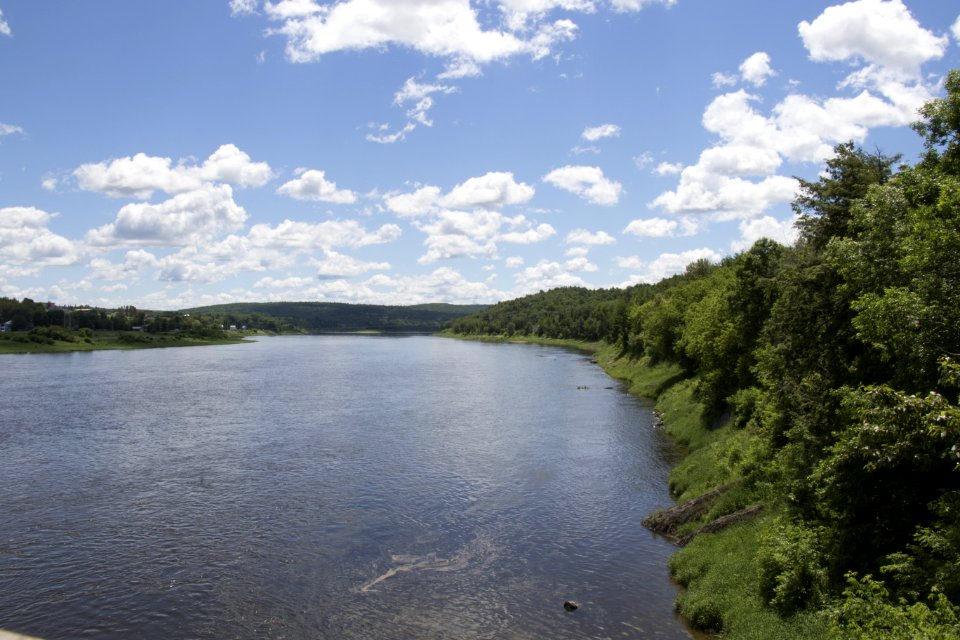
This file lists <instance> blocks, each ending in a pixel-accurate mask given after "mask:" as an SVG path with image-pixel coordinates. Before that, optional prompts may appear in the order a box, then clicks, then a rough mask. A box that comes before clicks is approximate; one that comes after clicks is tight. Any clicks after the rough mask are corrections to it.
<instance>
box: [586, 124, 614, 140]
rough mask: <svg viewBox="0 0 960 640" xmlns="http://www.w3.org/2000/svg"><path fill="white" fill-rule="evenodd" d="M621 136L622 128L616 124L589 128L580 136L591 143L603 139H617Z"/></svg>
mask: <svg viewBox="0 0 960 640" xmlns="http://www.w3.org/2000/svg"><path fill="white" fill-rule="evenodd" d="M619 135H620V127H619V126H617V125H615V124H601V125H599V126H596V127H587V128H586V129H584V130H583V133H581V134H580V137H581V138H583V139H584V140H588V141H590V142H596V141H597V140H600V139H602V138H616V137H617V136H619Z"/></svg>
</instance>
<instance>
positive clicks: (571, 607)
mask: <svg viewBox="0 0 960 640" xmlns="http://www.w3.org/2000/svg"><path fill="white" fill-rule="evenodd" d="M563 608H564V609H566V610H567V611H576V610H577V609H579V608H580V605H579V604H577V603H576V602H574V601H573V600H565V601H564V602H563Z"/></svg>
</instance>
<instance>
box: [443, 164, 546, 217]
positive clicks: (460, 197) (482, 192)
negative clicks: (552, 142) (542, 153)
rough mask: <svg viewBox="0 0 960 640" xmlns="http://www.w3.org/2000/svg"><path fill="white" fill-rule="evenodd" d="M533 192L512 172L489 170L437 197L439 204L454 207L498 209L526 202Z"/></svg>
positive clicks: (531, 188) (532, 189)
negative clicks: (515, 177) (518, 180)
mask: <svg viewBox="0 0 960 640" xmlns="http://www.w3.org/2000/svg"><path fill="white" fill-rule="evenodd" d="M534 193H535V190H534V188H533V187H531V186H530V185H528V184H525V183H523V182H517V181H516V180H515V179H514V177H513V174H512V173H509V172H501V171H491V172H489V173H486V174H484V175H482V176H479V177H476V178H469V179H468V180H466V181H464V182H463V183H461V184H458V185H457V186H455V187H454V188H453V189H451V190H450V193H448V194H447V195H445V196H443V197H442V198H440V199H439V204H440V205H441V206H444V207H451V208H454V209H476V208H492V209H500V208H502V207H505V206H508V205H514V204H522V203H524V202H527V201H528V200H530V199H531V198H532V197H533V195H534Z"/></svg>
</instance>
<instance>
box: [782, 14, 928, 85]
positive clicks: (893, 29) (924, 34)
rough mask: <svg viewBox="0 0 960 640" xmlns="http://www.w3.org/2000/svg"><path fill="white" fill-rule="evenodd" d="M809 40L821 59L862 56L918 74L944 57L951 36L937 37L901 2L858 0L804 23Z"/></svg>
mask: <svg viewBox="0 0 960 640" xmlns="http://www.w3.org/2000/svg"><path fill="white" fill-rule="evenodd" d="M798 30H799V32H800V37H801V38H802V39H803V44H804V46H806V48H807V49H808V50H809V51H810V58H811V59H812V60H816V61H845V60H850V59H857V58H859V59H862V60H863V61H865V62H867V63H868V64H871V65H879V66H881V67H884V68H886V69H888V70H892V71H895V72H896V73H897V75H898V76H899V77H900V78H901V79H911V78H916V77H917V76H919V75H920V65H922V64H923V63H924V62H927V61H929V60H935V59H939V58H941V57H943V54H944V52H945V50H946V47H947V37H946V36H942V37H937V36H935V35H934V34H933V33H931V32H930V31H927V30H926V29H924V28H923V27H921V26H920V24H919V23H918V22H917V21H916V20H915V19H914V17H913V16H912V15H910V11H909V10H908V9H907V7H906V6H904V4H903V2H901V0H857V1H856V2H847V3H846V4H842V5H837V6H833V7H828V8H827V9H825V10H824V12H823V13H822V14H820V15H819V16H818V17H817V18H816V19H815V20H814V21H813V22H806V21H804V22H801V23H800V25H799V27H798Z"/></svg>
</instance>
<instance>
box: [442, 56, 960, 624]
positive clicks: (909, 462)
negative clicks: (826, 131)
mask: <svg viewBox="0 0 960 640" xmlns="http://www.w3.org/2000/svg"><path fill="white" fill-rule="evenodd" d="M914 129H915V130H916V132H917V133H918V134H919V135H920V136H921V137H922V139H923V144H924V150H925V151H924V153H923V155H922V156H921V158H920V159H919V160H918V161H916V162H915V163H913V164H909V163H902V162H901V158H900V157H899V156H888V155H885V154H883V153H881V152H873V153H868V152H865V151H864V150H862V149H860V148H858V147H857V146H856V145H854V144H853V143H848V144H842V145H839V146H837V147H836V149H835V154H834V156H833V158H832V159H830V160H829V161H827V164H826V170H825V171H824V172H823V173H822V174H821V177H819V179H817V180H816V181H807V180H801V181H800V192H799V196H798V197H797V198H796V200H795V201H794V204H793V207H794V210H795V212H796V213H797V214H798V223H797V226H798V231H799V239H798V241H797V243H796V244H795V246H792V247H785V246H781V245H779V244H777V243H775V242H772V241H770V240H760V241H758V242H757V243H756V244H755V245H754V246H753V247H751V248H750V249H749V250H747V251H745V252H743V253H741V254H739V255H736V256H733V257H730V258H727V259H725V260H723V261H722V262H721V263H720V264H710V263H707V262H698V263H695V264H692V265H691V266H690V267H689V268H688V269H687V270H686V272H685V273H684V274H682V275H679V276H676V277H674V278H671V279H669V280H666V281H663V282H660V283H658V284H656V285H640V286H637V287H632V288H630V289H627V290H603V291H587V290H583V289H558V290H554V291H549V292H541V293H540V294H537V295H533V296H529V297H527V298H523V299H520V300H514V301H511V302H507V303H502V304H499V305H496V306H494V307H491V308H490V309H487V310H486V311H484V312H483V313H481V314H476V315H473V316H469V317H466V318H463V319H460V320H457V321H455V322H454V323H453V329H452V330H453V331H454V332H456V333H460V334H474V335H475V334H487V335H501V336H508V335H530V336H541V337H553V338H575V339H582V340H605V341H606V342H608V343H610V344H613V345H616V348H617V351H618V353H619V355H620V357H621V358H625V359H642V360H643V361H644V362H645V363H646V364H647V365H650V366H653V365H657V364H658V363H660V364H664V363H667V364H671V365H673V366H675V367H676V368H677V369H678V370H680V371H682V372H683V373H682V374H683V376H685V377H687V379H688V381H689V384H690V386H691V388H692V389H693V397H694V398H695V399H696V401H697V402H698V403H699V404H700V406H701V407H702V414H701V417H700V420H701V421H702V424H703V425H704V426H705V428H706V429H708V430H709V429H713V430H721V429H724V430H728V431H729V432H730V433H731V436H730V438H729V439H728V440H727V441H726V444H725V445H724V446H721V447H719V448H717V449H716V450H715V451H714V452H713V454H712V455H713V458H714V466H716V467H717V468H722V471H717V472H716V473H715V474H714V477H713V478H712V479H711V480H712V482H713V483H716V484H721V483H731V482H732V483H734V484H735V485H736V486H737V489H736V490H735V491H734V492H731V495H733V494H736V497H735V498H730V499H727V500H726V504H727V505H728V506H727V508H728V510H730V511H733V510H734V509H737V508H739V507H742V506H743V505H746V504H753V503H759V504H761V505H763V506H764V509H765V512H766V513H767V514H770V515H769V516H768V517H767V519H766V520H765V522H766V523H767V524H765V525H764V526H765V529H764V530H763V531H762V533H761V535H760V536H759V540H760V542H759V543H758V544H757V546H756V548H755V549H753V550H751V553H752V554H753V556H752V558H753V559H752V562H753V563H754V564H753V566H755V567H756V572H755V574H754V575H753V578H752V586H751V588H752V589H753V590H754V591H755V593H756V594H758V595H759V597H760V598H761V599H762V601H763V603H764V606H765V607H766V608H767V609H768V610H769V611H771V612H774V613H775V614H776V615H777V616H779V617H780V618H782V619H785V620H790V619H794V618H795V617H797V616H801V617H802V616H810V615H816V616H820V619H821V620H827V621H828V622H827V623H825V624H827V626H828V627H829V628H830V629H832V632H833V633H834V634H835V635H836V636H837V637H842V638H958V637H960V608H958V605H960V468H958V463H960V407H958V406H957V401H958V394H960V364H958V362H957V358H958V357H960V71H956V70H955V71H953V72H951V73H950V74H949V77H948V79H947V81H946V96H945V97H944V98H941V99H937V100H934V101H932V102H931V103H928V104H927V105H926V106H925V107H924V108H923V109H921V112H920V120H919V122H917V123H916V124H915V125H914ZM718 460H719V462H717V461H718ZM715 515H723V514H722V513H719V514H715ZM715 555H716V556H719V552H717V554H715ZM712 562H715V563H716V562H719V559H718V557H714V558H713V560H712ZM708 565H709V563H707V564H705V565H703V566H702V567H700V568H698V569H697V570H696V571H694V572H693V573H694V574H697V575H699V574H703V573H705V572H707V571H708V570H709V568H708ZM683 597H686V596H682V598H683ZM681 609H682V608H681ZM813 612H816V613H815V614H814V613H813ZM684 613H685V614H686V615H688V616H689V617H691V618H692V619H693V620H694V622H695V623H697V624H699V625H700V626H703V627H706V628H712V629H715V630H720V629H724V630H726V629H725V624H724V621H723V618H724V612H723V611H712V612H704V611H697V607H696V606H695V604H693V605H691V606H690V608H689V609H688V610H687V611H684ZM753 637H761V636H753Z"/></svg>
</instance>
